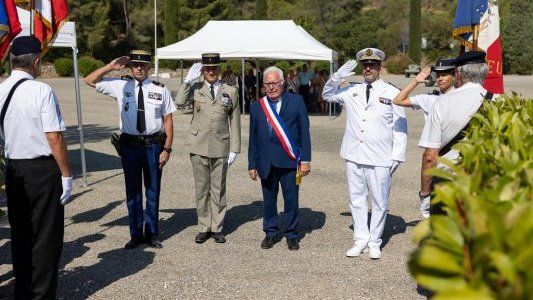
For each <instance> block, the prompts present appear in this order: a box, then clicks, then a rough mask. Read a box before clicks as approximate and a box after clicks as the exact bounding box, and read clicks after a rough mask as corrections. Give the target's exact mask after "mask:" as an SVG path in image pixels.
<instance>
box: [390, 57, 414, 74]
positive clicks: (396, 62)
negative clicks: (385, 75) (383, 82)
mask: <svg viewBox="0 0 533 300" xmlns="http://www.w3.org/2000/svg"><path fill="white" fill-rule="evenodd" d="M412 63H413V61H412V60H411V59H410V58H409V56H407V55H406V54H396V55H394V56H391V57H389V58H388V59H387V60H386V61H385V68H386V69H387V72H389V73H391V74H403V72H404V71H405V69H407V66H408V65H409V64H412Z"/></svg>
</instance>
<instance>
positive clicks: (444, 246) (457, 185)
mask: <svg viewBox="0 0 533 300" xmlns="http://www.w3.org/2000/svg"><path fill="white" fill-rule="evenodd" d="M470 128H471V129H470V130H469V132H468V133H467V136H466V137H467V138H466V139H465V140H464V141H462V142H461V143H459V144H458V145H456V146H455V147H456V148H457V149H459V151H460V152H461V155H462V161H461V162H459V163H458V164H457V165H454V164H452V163H451V162H450V161H445V160H442V161H443V162H444V163H446V164H447V165H448V166H450V167H451V168H452V170H453V171H454V174H449V173H445V172H443V171H438V170H433V171H432V174H433V175H434V176H438V177H442V178H447V179H450V180H449V181H446V182H445V183H442V184H439V185H437V187H436V189H435V197H434V199H433V200H434V201H435V202H436V203H439V202H440V203H442V204H443V205H444V206H445V207H446V211H447V215H446V216H431V218H430V219H428V220H424V221H423V222H421V223H420V224H418V225H417V227H416V228H415V229H414V238H415V240H416V241H422V242H421V246H420V248H419V249H418V250H416V251H415V252H414V253H413V254H412V255H411V258H410V261H409V269H410V271H411V273H412V275H413V276H414V277H415V279H416V281H417V282H418V283H419V284H420V285H421V286H423V287H425V288H427V289H429V290H431V291H433V292H434V293H435V296H434V297H433V298H432V299H434V300H438V299H532V298H533V284H532V282H533V247H532V245H533V200H532V199H533V195H532V189H533V188H532V186H533V184H532V183H533V130H532V128H533V101H532V100H526V99H520V98H519V97H517V96H514V97H508V98H502V99H500V100H498V101H497V102H495V103H488V102H487V103H485V104H484V105H483V107H482V109H481V110H480V113H479V114H477V115H476V116H475V117H474V119H473V121H472V126H471V127H470Z"/></svg>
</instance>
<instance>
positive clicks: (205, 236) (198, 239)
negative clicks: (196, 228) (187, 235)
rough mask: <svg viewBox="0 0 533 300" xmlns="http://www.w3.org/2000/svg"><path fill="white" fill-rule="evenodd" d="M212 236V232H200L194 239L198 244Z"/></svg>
mask: <svg viewBox="0 0 533 300" xmlns="http://www.w3.org/2000/svg"><path fill="white" fill-rule="evenodd" d="M210 237H211V232H200V233H198V234H197V235H196V238H195V239H194V241H195V242H196V243H198V244H201V243H205V241H207V240H208V239H209V238H210Z"/></svg>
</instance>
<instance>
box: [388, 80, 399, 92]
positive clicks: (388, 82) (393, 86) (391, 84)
mask: <svg viewBox="0 0 533 300" xmlns="http://www.w3.org/2000/svg"><path fill="white" fill-rule="evenodd" d="M387 83H388V84H390V85H392V86H393V87H395V88H397V89H399V90H400V91H401V90H402V89H401V88H399V87H397V86H395V85H394V84H392V83H390V82H387Z"/></svg>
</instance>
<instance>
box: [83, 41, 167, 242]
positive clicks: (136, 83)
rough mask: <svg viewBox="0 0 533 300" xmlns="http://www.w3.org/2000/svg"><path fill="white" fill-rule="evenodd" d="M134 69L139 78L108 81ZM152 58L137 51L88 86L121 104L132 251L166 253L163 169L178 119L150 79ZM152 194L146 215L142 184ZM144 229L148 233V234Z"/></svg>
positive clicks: (161, 88) (112, 64)
mask: <svg viewBox="0 0 533 300" xmlns="http://www.w3.org/2000/svg"><path fill="white" fill-rule="evenodd" d="M127 66H128V67H130V68H131V73H132V75H133V77H131V76H126V77H123V78H120V79H119V78H103V77H104V75H106V74H107V73H109V72H111V71H113V70H122V69H124V68H125V67H127ZM149 70H150V53H149V52H146V51H140V50H134V51H132V52H131V54H130V56H129V57H128V56H122V57H119V58H117V59H115V60H113V61H112V62H110V63H109V64H107V65H106V66H104V67H101V68H99V69H97V70H95V71H94V72H92V73H91V74H89V75H88V76H87V77H85V79H84V80H85V83H87V84H88V85H90V86H92V87H95V88H96V91H97V92H99V93H102V94H104V95H108V96H111V97H113V98H115V99H116V100H117V102H118V104H119V105H118V106H119V112H120V115H119V116H120V131H121V132H122V133H121V136H120V153H119V154H120V156H121V157H122V167H123V169H124V179H125V181H126V202H127V205H128V215H129V225H130V235H131V240H130V241H129V242H128V243H127V244H126V246H125V248H126V249H132V248H135V247H137V246H138V245H140V244H142V243H144V242H146V243H147V244H148V245H149V246H150V247H154V248H161V247H163V245H162V244H161V241H160V240H159V238H158V235H159V228H158V221H159V193H160V189H161V175H162V170H163V166H164V165H165V164H166V163H167V161H168V159H169V157H170V153H171V152H172V148H171V146H172V133H173V125H172V113H173V112H174V111H176V107H175V106H174V102H173V101H172V98H171V97H170V92H169V91H168V89H167V88H165V86H164V85H163V84H161V83H159V82H157V81H153V80H151V79H150V78H148V71H149ZM143 178H144V187H145V189H146V211H145V213H144V214H143V203H142V182H143ZM143 226H144V230H143Z"/></svg>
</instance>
